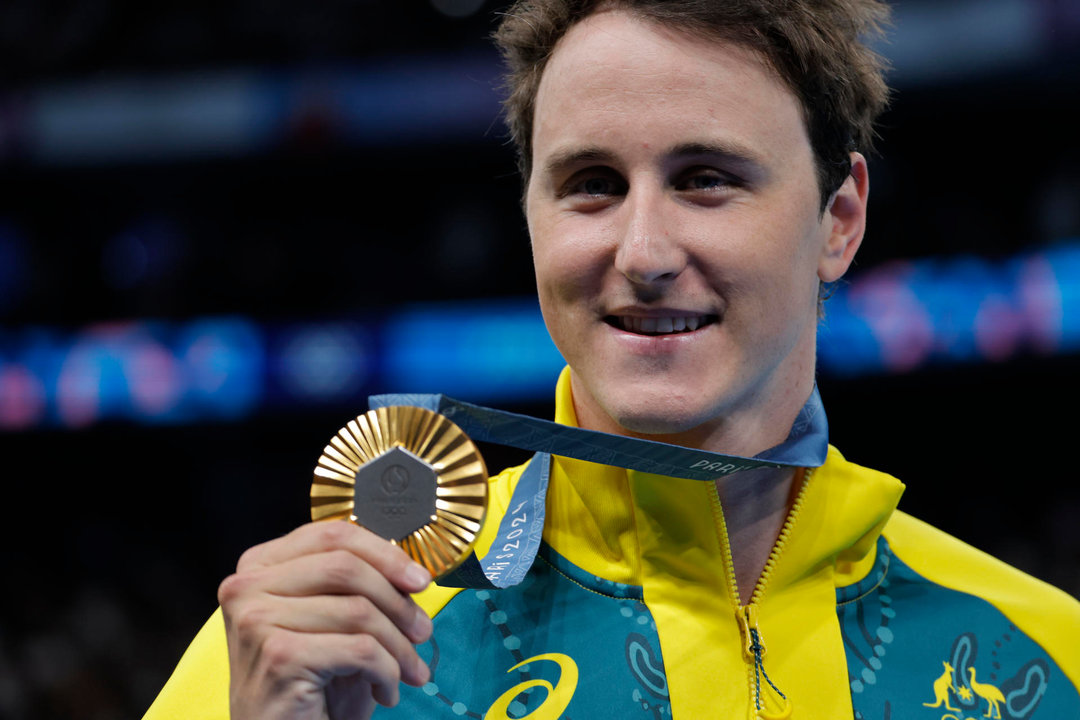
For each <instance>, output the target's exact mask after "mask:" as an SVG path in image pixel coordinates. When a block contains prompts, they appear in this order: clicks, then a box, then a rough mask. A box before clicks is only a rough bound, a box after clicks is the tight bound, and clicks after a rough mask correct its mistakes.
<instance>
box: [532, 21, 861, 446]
mask: <svg viewBox="0 0 1080 720" xmlns="http://www.w3.org/2000/svg"><path fill="white" fill-rule="evenodd" d="M532 141H533V163H532V167H533V170H532V174H531V176H530V178H529V185H528V191H527V195H526V212H527V217H528V222H529V230H530V233H531V236H532V243H533V255H534V260H535V264H536V277H537V285H538V289H539V295H540V304H541V308H542V309H543V313H544V317H545V320H546V322H547V325H548V329H549V331H550V332H551V336H552V338H553V339H554V341H555V344H556V346H557V347H558V348H559V350H560V351H561V352H562V354H563V356H564V357H565V358H566V360H567V362H568V363H569V365H570V367H571V371H572V387H573V391H574V404H575V409H576V410H577V413H578V419H579V422H580V423H581V424H582V425H583V426H585V427H592V428H596V429H600V430H606V431H609V432H619V433H627V432H628V431H629V432H630V433H632V434H652V435H660V436H662V437H663V438H664V439H668V440H671V441H673V442H681V443H683V444H689V445H696V446H701V447H707V448H711V449H717V450H726V451H728V452H744V453H756V452H759V451H761V450H763V449H765V448H767V447H769V446H771V445H773V444H776V443H777V442H779V441H781V440H783V438H784V436H786V434H787V431H788V429H789V428H790V425H791V422H792V421H793V420H794V416H795V415H794V414H795V413H796V412H797V411H798V409H799V407H801V405H802V403H803V402H804V401H805V400H806V397H807V396H808V395H809V393H810V390H811V388H812V384H813V372H814V343H815V331H816V321H817V289H818V278H819V275H820V276H821V277H822V278H824V279H826V280H832V279H835V278H836V277H839V275H840V274H842V273H843V271H844V269H846V267H847V263H848V262H850V259H851V255H853V254H854V247H851V248H847V247H845V248H844V249H843V251H842V252H841V251H839V250H838V246H837V240H836V235H837V233H836V228H835V225H836V219H835V218H834V217H833V215H834V213H833V212H832V210H831V208H830V210H828V211H826V212H825V213H824V214H821V213H820V205H819V203H820V196H819V192H818V187H817V184H816V179H815V172H814V158H813V154H812V151H811V148H810V144H809V140H808V137H807V132H806V128H805V125H804V122H803V118H802V115H801V111H800V107H799V104H798V102H797V101H796V99H795V97H794V95H793V94H792V93H791V92H790V91H789V90H788V89H787V87H786V86H785V85H784V84H783V83H782V82H781V81H780V80H779V79H778V78H777V77H776V76H775V75H774V74H773V73H772V72H770V71H769V70H768V69H767V68H766V66H765V65H764V64H763V62H762V61H761V60H760V59H758V58H757V56H756V55H754V54H753V53H752V52H750V51H747V50H745V49H743V48H741V47H738V46H735V45H731V44H726V43H717V42H707V41H704V40H701V39H697V38H693V37H690V36H688V35H685V34H683V33H679V32H677V31H673V30H668V29H664V28H661V27H659V26H658V25H655V24H653V23H649V22H646V21H642V20H639V19H634V18H632V17H630V16H629V15H627V14H624V13H621V12H602V13H599V14H596V15H593V16H590V17H589V18H587V19H586V20H584V21H582V22H580V23H578V24H577V25H575V26H574V27H573V28H571V30H570V31H569V33H568V34H567V35H566V36H565V37H564V38H563V39H562V40H561V42H560V43H559V45H558V46H557V49H556V51H555V53H554V55H553V57H552V58H551V60H550V62H549V63H548V65H547V68H546V70H545V71H544V75H543V78H542V80H541V83H540V87H539V91H538V94H537V98H536V113H535V125H534V131H533V138H532ZM859 161H860V162H861V158H860V159H859ZM861 167H862V170H863V171H864V170H865V166H864V165H862V166H861ZM863 178H864V180H865V173H864V172H863ZM849 183H850V181H849ZM864 185H865V183H864ZM864 189H865V187H864ZM843 192H844V191H843V190H841V193H843ZM863 196H864V197H863V199H864V200H865V193H863ZM858 236H859V237H860V238H861V221H860V226H859V232H858ZM857 245H858V241H857V240H856V241H855V243H854V246H855V247H857ZM849 251H850V252H849ZM792 407H793V408H794V409H793V410H790V408H792ZM787 415H790V417H787ZM785 423H786V424H785ZM777 425H780V426H781V427H779V428H777V427H776V426H777ZM763 443H764V444H763Z"/></svg>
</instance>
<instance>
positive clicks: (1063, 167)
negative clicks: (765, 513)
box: [0, 0, 1080, 720]
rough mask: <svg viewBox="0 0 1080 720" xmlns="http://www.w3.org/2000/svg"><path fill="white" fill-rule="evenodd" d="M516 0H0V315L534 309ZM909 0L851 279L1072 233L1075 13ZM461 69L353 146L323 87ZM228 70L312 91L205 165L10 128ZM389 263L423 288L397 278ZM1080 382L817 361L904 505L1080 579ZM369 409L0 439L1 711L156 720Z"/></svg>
mask: <svg viewBox="0 0 1080 720" xmlns="http://www.w3.org/2000/svg"><path fill="white" fill-rule="evenodd" d="M1017 3H1019V7H1018V6H1017ZM500 7H501V4H500V3H493V2H480V1H477V2H468V1H467V0H461V1H459V2H454V1H453V0H439V1H438V2H436V0H431V2H428V1H426V0H410V1H409V2H400V3H398V2H394V3H390V2H374V1H371V0H330V1H328V2H321V3H311V4H307V5H304V4H298V3H284V2H277V1H275V0H270V1H266V0H263V1H261V2H254V1H253V0H217V1H215V2H191V1H190V0H185V1H184V2H179V1H178V0H159V1H158V2H154V3H138V2H134V1H132V0H67V1H63V2H61V1H56V2H40V1H39V0H8V1H7V2H5V3H3V4H2V5H0V238H2V237H3V235H2V233H3V232H9V231H7V230H5V228H15V230H11V231H10V232H9V235H8V237H16V238H17V239H16V240H10V241H8V242H7V244H6V245H2V246H0V247H2V248H6V249H7V250H6V252H8V253H14V254H17V255H18V260H19V262H18V264H17V266H18V268H19V272H17V273H14V272H3V271H2V268H3V265H4V264H5V263H7V264H8V267H9V269H10V268H11V267H14V266H15V263H13V262H12V261H11V258H12V257H13V255H11V254H9V255H7V256H4V255H0V323H2V326H0V327H2V332H3V333H6V334H8V335H12V334H15V333H18V331H20V330H21V329H25V328H28V327H36V326H44V327H50V328H57V329H60V330H61V331H71V332H74V331H76V330H77V329H78V328H81V327H84V326H87V325H89V324H93V323H101V322H110V321H117V320H130V319H139V318H154V319H161V320H166V321H177V322H182V321H185V320H187V319H190V318H193V317H198V316H204V315H222V314H236V315H240V316H244V317H247V318H251V319H253V320H254V321H258V322H266V323H275V322H303V321H306V320H317V319H320V318H326V317H361V318H362V317H365V316H366V315H368V314H372V313H379V312H382V311H383V310H385V309H386V308H388V307H394V306H397V305H399V304H401V303H406V302H412V301H415V300H441V299H455V298H501V297H513V296H521V295H527V294H528V293H529V292H531V291H532V288H533V279H532V272H531V267H530V260H529V249H528V241H527V237H526V234H525V229H524V221H523V220H522V218H521V216H520V213H519V211H518V206H517V194H518V187H519V186H518V179H517V177H516V175H515V174H514V161H513V157H512V152H511V149H510V148H509V146H508V145H507V143H506V140H505V137H504V130H503V128H502V125H501V124H500V123H499V122H498V121H497V119H496V116H495V113H496V104H495V103H496V97H497V96H496V94H495V91H494V83H495V81H494V77H495V75H496V73H497V60H496V58H495V56H494V53H493V52H492V51H491V50H490V49H489V48H488V44H487V41H486V36H487V34H488V33H489V32H490V30H491V29H492V26H493V25H492V17H493V12H494V11H495V10H497V9H498V8H500ZM896 7H897V10H898V17H897V27H896V30H895V33H894V35H893V41H892V43H891V44H890V45H885V46H882V48H881V49H882V52H883V53H885V54H886V55H888V56H889V57H890V58H892V60H893V61H894V66H895V70H894V72H893V74H892V76H891V77H892V81H893V84H894V85H895V86H896V88H897V92H896V96H895V99H894V104H893V107H892V109H891V110H890V111H889V112H888V113H887V115H886V116H885V117H884V119H883V123H882V131H881V134H882V140H881V143H880V148H881V151H882V154H881V156H880V157H877V158H874V159H873V161H872V163H871V180H872V183H871V185H872V193H871V197H872V202H871V223H870V229H869V233H868V236H867V239H866V241H865V242H864V244H863V249H862V250H861V251H860V256H859V260H858V266H857V267H856V269H855V272H856V274H857V273H858V272H860V271H865V270H867V269H871V268H874V267H878V266H880V265H882V264H883V263H886V262H889V261H891V260H894V259H897V258H926V257H931V256H942V257H952V256H955V255H958V254H961V253H974V254H977V255H980V256H984V257H986V258H990V259H992V260H993V259H1000V258H1006V257H1010V256H1012V255H1014V254H1016V253H1020V252H1025V251H1028V250H1031V249H1033V248H1045V247H1053V246H1055V245H1056V244H1060V243H1063V242H1065V241H1069V240H1073V239H1076V238H1078V237H1080V143H1078V142H1077V138H1076V132H1077V128H1078V127H1080V122H1078V121H1080V112H1078V110H1080V52H1078V50H1077V48H1078V47H1080V7H1078V3H1076V2H1073V1H1072V0H1057V1H1053V0H1046V1H1044V2H1034V1H1033V0H1017V2H1007V1H1006V0H978V1H976V0H971V1H965V2H941V1H940V0H924V1H922V2H915V1H914V0H911V1H910V2H904V3H897V4H896ZM448 13H449V14H448ZM455 14H457V15H460V17H456V16H454V15H455ZM1021 20H1022V21H1023V22H1021ZM457 67H460V68H463V70H462V72H464V73H465V74H466V76H467V77H466V81H465V82H466V83H467V84H470V85H471V86H472V87H473V88H474V89H476V90H477V92H479V93H481V94H483V95H484V96H490V100H489V101H486V104H485V101H478V102H477V103H475V104H476V105H477V106H478V107H480V109H481V110H482V111H483V113H484V114H483V118H484V119H481V120H479V121H471V122H464V123H459V124H457V125H453V123H452V122H451V121H450V120H447V121H446V123H445V124H444V125H440V122H439V119H438V118H432V119H431V123H430V126H416V127H403V128H399V129H398V131H395V132H390V131H388V130H386V129H385V128H383V129H382V130H378V131H373V132H371V133H369V134H365V131H363V129H362V128H361V129H360V130H357V129H356V128H353V127H352V126H351V125H350V123H349V121H347V120H342V119H341V116H339V115H337V114H335V112H334V107H335V102H336V100H335V96H334V94H333V91H332V90H325V89H320V87H319V82H318V78H320V77H326V76H333V75H334V74H335V73H342V72H346V73H347V72H354V71H355V72H361V73H366V77H374V78H378V77H380V76H381V75H382V73H387V74H394V73H399V72H405V73H406V75H408V74H409V73H413V74H415V75H416V76H417V78H418V79H417V88H418V89H417V92H418V93H422V92H425V88H427V87H428V86H427V85H425V84H424V80H423V77H422V76H423V74H424V73H425V72H428V71H430V70H431V69H432V68H457ZM402 68H404V70H402ZM416 68H419V69H416ZM230 72H242V73H246V74H247V75H248V76H251V75H254V76H258V77H271V78H295V83H297V84H299V85H300V86H304V87H307V86H305V85H304V83H308V85H310V86H311V92H312V96H313V97H315V98H316V99H317V100H316V101H313V102H312V104H311V111H310V112H301V113H297V114H295V115H294V116H291V117H290V118H289V119H288V122H287V123H285V124H284V125H283V126H282V127H283V129H280V131H279V132H277V133H276V134H272V135H268V136H266V137H263V138H262V139H260V140H259V141H258V142H250V143H247V142H243V141H238V142H236V143H234V144H232V145H225V146H222V147H220V148H217V149H216V150H213V149H212V150H207V149H206V148H202V149H198V150H194V151H190V152H188V151H184V150H182V149H181V150H173V151H161V152H154V151H149V150H145V149H143V150H139V149H137V148H136V149H135V150H125V149H124V147H122V146H121V145H118V146H116V147H115V148H111V147H110V146H101V145H99V144H95V143H89V149H87V148H86V147H83V148H82V149H81V150H78V149H70V148H69V149H68V150H67V151H66V154H65V152H59V151H55V152H54V151H52V150H49V146H48V143H47V142H45V141H43V140H42V139H41V137H39V136H31V135H28V134H27V133H26V132H25V130H24V129H25V128H26V127H27V124H26V123H25V122H24V120H25V118H26V113H27V108H28V107H29V106H30V104H31V100H32V99H33V98H35V97H41V95H42V93H45V94H47V93H49V92H52V91H55V90H56V89H58V88H59V89H65V88H67V89H70V88H84V89H86V92H87V93H88V97H89V98H90V101H89V102H90V103H91V104H92V105H93V104H95V103H97V102H100V103H104V102H106V100H107V96H108V93H109V87H110V85H109V83H112V82H117V81H121V80H123V81H130V80H131V79H133V78H134V79H136V80H138V81H140V82H145V83H147V84H148V85H147V87H150V88H153V87H156V86H157V85H155V83H158V84H159V85H160V84H164V85H169V83H174V82H176V81H177V80H178V79H180V80H185V79H186V80H187V81H192V82H196V83H198V82H203V81H206V82H210V81H213V79H214V78H218V77H220V76H221V74H222V73H230ZM170 87H171V85H170ZM95 93H96V94H97V95H95ZM320 93H321V94H320ZM99 97H100V100H97V98H99ZM408 97H409V94H408V92H407V91H406V92H405V93H404V94H402V95H401V96H400V98H399V99H400V100H401V101H402V102H405V101H407V99H408ZM320 98H321V100H320ZM446 125H453V129H451V130H446V131H444V132H439V131H437V130H438V129H439V128H440V127H445V126H446ZM433 128H434V130H433ZM81 129H83V130H86V132H88V133H92V131H93V128H81ZM76 134H77V133H76ZM131 232H138V233H142V234H143V235H145V236H148V237H159V238H166V239H168V241H167V242H162V243H159V244H158V245H156V246H154V247H159V248H163V249H162V250H161V251H160V252H159V253H158V254H157V255H153V254H152V256H151V257H149V259H145V258H144V260H146V262H145V263H144V264H143V265H142V266H141V267H142V268H143V269H142V271H141V272H140V273H138V274H136V275H132V274H130V273H128V274H125V273H124V272H122V270H123V268H124V267H126V266H125V265H124V257H126V256H125V252H127V250H126V248H127V247H128V246H127V245H125V242H124V240H123V238H124V237H127V236H128V235H129V234H130V233H131ZM11 233H14V234H13V235H12V234H11ZM12 248H14V249H12ZM403 257H407V258H409V261H410V263H411V265H410V270H409V275H408V277H404V278H403V277H402V276H401V275H400V274H399V273H394V272H388V271H386V268H391V267H394V266H395V265H396V264H397V263H399V262H400V259H401V258H403ZM118 268H119V270H118ZM1073 282H1075V283H1080V278H1074V279H1073ZM0 347H2V346H0ZM1076 369H1077V357H1076V356H1075V354H1069V353H1057V354H1043V353H1036V352H1023V353H1019V354H1015V355H1013V356H1011V357H1010V358H1008V359H1007V360H1005V361H999V362H993V363H968V364H951V365H944V366H925V367H920V368H918V369H916V370H914V371H912V372H907V373H904V374H886V373H878V374H869V375H861V376H858V377H834V376H829V375H827V374H823V375H822V376H821V378H820V386H821V390H822V394H823V396H824V398H825V401H826V405H827V407H828V411H829V418H830V423H831V426H832V440H833V443H834V444H836V445H838V446H839V447H840V448H841V449H842V450H843V451H844V452H845V453H846V454H847V455H848V457H849V458H851V459H853V460H855V461H856V462H860V463H863V464H866V465H870V466H873V467H876V468H880V469H882V470H885V471H888V472H890V473H893V474H895V475H897V476H898V477H900V478H901V479H903V480H905V482H907V484H908V490H907V493H906V495H905V497H904V500H903V503H902V507H903V508H904V509H906V510H908V511H909V512H912V513H913V514H916V515H918V516H920V517H922V518H924V519H926V520H928V521H930V522H932V523H934V524H936V525H938V526H940V527H942V528H944V529H946V530H947V531H949V532H951V533H953V534H955V535H957V536H959V537H960V538H962V539H964V540H966V541H968V542H971V543H973V544H974V545H976V546H978V547H980V548H983V549H985V550H987V551H989V552H991V553H993V554H995V555H997V556H998V557H1001V558H1002V559H1004V560H1006V561H1008V562H1010V563H1013V564H1016V565H1018V566H1019V567H1021V568H1022V569H1025V570H1027V571H1028V572H1031V573H1033V574H1035V575H1036V576H1038V577H1041V578H1044V579H1046V580H1048V581H1050V582H1053V583H1054V584H1057V585H1059V586H1060V587H1063V588H1064V589H1066V590H1067V591H1068V592H1071V593H1072V594H1074V595H1077V594H1080V572H1078V568H1080V489H1078V487H1077V483H1076V482H1075V479H1076V476H1077V471H1076V469H1075V463H1074V462H1073V461H1072V459H1071V457H1070V454H1071V450H1072V449H1073V448H1074V446H1075V440H1074V436H1075V427H1076V421H1075V419H1074V414H1075V408H1076V407H1077V401H1078V400H1080V397H1078V390H1077V382H1076ZM387 389H394V388H387ZM503 405H504V406H507V407H508V409H513V410H517V411H522V412H528V413H532V414H536V415H540V416H548V415H550V413H551V406H550V405H549V404H547V403H536V402H531V403H520V404H517V405H513V404H510V405H507V404H505V403H504V404H503ZM364 407H365V403H364V400H363V398H361V397H356V398H353V399H350V400H349V401H348V402H341V403H338V404H336V405H330V406H327V405H320V406H313V407H303V406H293V407H274V408H269V409H266V410H264V411H258V412H254V413H252V414H249V415H247V416H246V417H244V418H243V419H242V420H240V421H236V422H222V421H217V422H205V423H203V422H194V423H188V424H170V425H165V426H153V425H151V426H146V425H140V424H136V423H133V422H122V421H116V420H113V421H105V422H100V423H96V424H93V425H91V426H88V427H84V428H81V429H78V430H72V429H65V428H61V427H45V428H30V429H25V430H21V431H9V432H5V433H0V461H2V462H0V468H2V469H0V478H2V479H3V488H4V490H5V491H6V492H5V500H4V503H3V508H4V520H5V522H4V523H3V526H2V529H0V571H2V572H3V577H4V581H3V586H4V592H2V593H0V718H12V719H19V718H38V719H40V720H50V719H52V718H65V719H68V718H88V719H89V718H93V719H94V720H104V719H107V718H126V717H138V716H139V715H141V713H142V712H143V711H144V710H145V709H146V708H147V707H148V706H149V704H150V702H151V701H152V699H153V697H154V696H155V694H156V692H157V690H158V689H159V688H160V686H161V685H162V684H163V683H164V681H165V679H166V677H167V676H168V673H169V672H170V670H171V668H172V666H173V665H174V664H175V662H176V660H177V659H178V658H179V656H180V654H181V652H182V651H183V648H184V647H185V646H186V643H187V642H188V641H189V640H190V638H191V637H192V635H193V634H194V632H195V631H196V630H197V628H198V627H199V626H200V624H201V623H202V622H203V620H204V619H205V618H206V617H207V616H208V615H209V614H210V613H211V612H212V611H213V609H214V607H215V605H216V599H215V591H216V586H217V583H218V582H220V580H221V578H223V577H224V576H225V575H226V574H228V573H229V572H230V571H231V569H232V567H233V566H234V564H235V562H236V559H237V557H238V556H239V554H240V553H241V552H242V551H243V550H244V549H245V548H246V547H248V546H250V545H252V544H254V543H257V542H261V541H263V540H266V539H268V538H270V537H273V536H275V535H279V534H282V533H285V532H287V531H289V530H290V529H292V528H293V527H295V526H297V525H299V524H301V523H303V522H305V521H306V520H307V519H308V514H307V513H308V505H307V493H308V488H309V482H310V480H309V479H310V473H311V469H312V467H313V466H314V463H315V460H316V458H317V456H318V453H319V450H320V449H321V447H322V446H323V445H324V444H325V442H326V441H327V439H328V438H329V437H330V435H331V434H332V433H333V432H335V431H336V430H337V428H338V427H339V426H340V425H341V424H342V421H343V419H345V418H347V417H349V416H350V415H351V414H355V413H356V412H359V411H360V410H362V409H363V408H364ZM486 457H487V460H488V464H489V466H490V467H492V468H498V467H501V466H503V465H504V464H506V463H508V462H516V461H517V460H519V459H521V458H520V456H518V455H515V454H513V453H511V452H510V451H506V450H503V449H500V448H487V452H486Z"/></svg>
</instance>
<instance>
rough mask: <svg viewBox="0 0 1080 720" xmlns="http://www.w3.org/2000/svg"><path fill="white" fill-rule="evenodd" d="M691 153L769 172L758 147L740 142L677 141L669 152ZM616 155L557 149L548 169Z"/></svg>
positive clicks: (676, 156) (553, 172)
mask: <svg viewBox="0 0 1080 720" xmlns="http://www.w3.org/2000/svg"><path fill="white" fill-rule="evenodd" d="M690 157H711V158H718V159H720V160H722V161H723V162H724V163H725V164H728V165H733V166H734V167H735V169H736V170H739V171H741V172H746V173H753V174H754V175H756V176H761V175H763V174H764V173H765V168H766V164H765V160H764V158H763V157H762V156H761V155H760V154H759V153H758V152H756V151H754V150H752V149H750V148H748V147H746V146H744V145H741V144H739V143H713V142H687V143H680V144H678V145H675V146H674V147H672V148H671V149H670V150H668V151H667V152H666V153H665V158H666V159H668V160H682V159H686V158H690ZM614 162H615V155H614V154H613V153H612V152H610V151H609V150H605V149H604V148H602V147H598V146H589V147H583V148H568V149H565V150H560V151H558V152H556V153H554V154H553V155H552V156H551V157H549V158H548V160H547V162H545V163H544V173H545V174H547V175H548V176H549V177H551V176H557V175H559V174H561V173H563V172H565V171H566V170H567V169H569V168H572V167H575V166H578V165H587V164H592V163H603V164H614Z"/></svg>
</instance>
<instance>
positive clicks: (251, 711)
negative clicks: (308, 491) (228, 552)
mask: <svg viewBox="0 0 1080 720" xmlns="http://www.w3.org/2000/svg"><path fill="white" fill-rule="evenodd" d="M430 582H431V576H430V575H429V574H428V572H427V571H426V570H424V569H423V568H422V567H420V566H419V565H417V564H416V563H414V562H413V561H412V560H410V559H409V557H408V556H407V555H406V554H405V553H404V552H402V551H401V549H400V548H397V547H395V546H394V545H392V544H391V543H389V542H387V541H386V540H384V539H382V538H380V537H378V536H376V535H375V534H373V533H371V532H369V531H368V530H365V529H363V528H360V527H357V526H355V525H352V524H350V523H345V522H322V523H313V524H310V525H305V526H303V527H301V528H298V529H297V530H295V531H293V532H291V533H289V534H288V535H286V536H284V537H281V538H277V539H276V540H272V541H270V542H268V543H264V544H262V545H259V546H256V547H254V548H252V549H251V550H249V551H248V552H246V553H244V555H243V557H241V559H240V562H239V564H238V566H237V571H236V573H235V574H233V575H231V576H229V577H228V578H226V579H225V581H224V582H222V583H221V586H220V588H219V589H218V600H219V602H220V603H221V607H222V610H223V613H224V617H225V629H226V635H227V638H228V643H229V665H230V671H231V674H230V697H231V705H232V708H233V713H234V717H235V718H238V719H241V720H243V719H247V718H251V719H255V718H258V719H259V720H267V719H269V718H308V717H311V718H319V717H323V718H325V717H327V714H328V713H329V717H330V718H337V717H349V718H350V720H352V719H359V718H366V717H369V716H370V714H371V709H372V707H373V704H374V703H376V702H377V703H381V704H384V705H394V704H396V703H397V702H398V696H399V687H398V686H399V684H400V683H401V682H406V683H409V684H411V685H416V686H419V685H423V684H424V683H425V682H427V680H428V679H429V678H430V671H429V669H428V667H427V665H426V664H425V663H424V662H423V661H422V660H421V659H420V656H419V655H418V654H417V652H416V648H415V647H414V644H416V643H421V642H424V641H426V640H427V639H428V638H429V637H430V636H431V620H430V618H428V616H427V614H426V613H424V611H423V610H422V609H421V608H420V607H419V606H418V605H417V604H416V603H415V602H414V601H413V599H412V598H411V597H410V596H409V593H412V592H418V591H420V590H422V589H424V588H425V587H427V585H428V584H429V583H430ZM300 707H303V708H304V712H301V713H294V712H292V711H289V710H288V708H293V709H294V710H295V709H297V708H300ZM279 711H282V712H279Z"/></svg>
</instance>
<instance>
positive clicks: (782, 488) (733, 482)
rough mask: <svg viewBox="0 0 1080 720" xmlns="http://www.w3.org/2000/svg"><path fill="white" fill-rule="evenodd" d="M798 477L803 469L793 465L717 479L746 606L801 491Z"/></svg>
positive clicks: (733, 559)
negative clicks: (797, 480) (800, 469)
mask: <svg viewBox="0 0 1080 720" xmlns="http://www.w3.org/2000/svg"><path fill="white" fill-rule="evenodd" d="M797 478H801V471H796V470H793V469H791V468H782V469H777V468H758V469H756V470H744V471H742V472H739V473H735V474H734V475H730V476H728V477H726V478H720V479H718V480H717V481H716V491H717V493H718V494H719V496H720V505H721V506H722V507H723V509H724V523H725V524H726V525H727V531H728V541H729V542H730V544H731V556H732V561H733V562H734V565H735V582H736V584H737V585H738V591H739V602H740V603H741V604H743V605H746V604H747V603H749V602H750V598H751V596H752V595H753V593H754V589H755V587H756V586H757V583H758V580H759V579H760V578H761V573H762V571H763V570H764V569H765V563H766V562H767V561H768V559H769V554H770V553H771V552H772V549H773V546H774V545H775V544H776V539H777V537H778V536H779V534H780V529H781V528H782V527H783V526H784V522H785V521H786V520H787V516H788V513H789V511H790V510H791V506H792V504H793V503H794V501H795V496H796V495H797V493H798V487H799V483H797V482H796V479H797Z"/></svg>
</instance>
